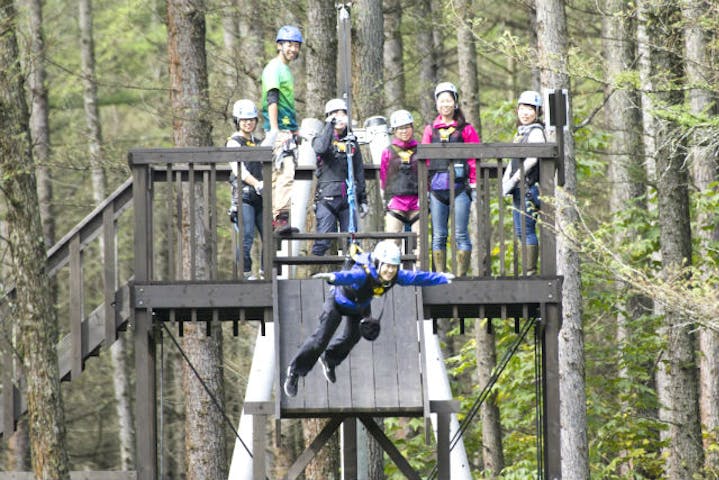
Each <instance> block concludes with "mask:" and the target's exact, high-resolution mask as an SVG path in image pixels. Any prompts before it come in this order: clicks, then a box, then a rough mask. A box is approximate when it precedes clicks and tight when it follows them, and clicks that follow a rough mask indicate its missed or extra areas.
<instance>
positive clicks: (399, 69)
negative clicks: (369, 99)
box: [382, 0, 419, 125]
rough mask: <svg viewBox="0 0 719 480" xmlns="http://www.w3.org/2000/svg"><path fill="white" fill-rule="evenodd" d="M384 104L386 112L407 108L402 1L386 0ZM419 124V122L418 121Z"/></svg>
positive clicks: (383, 9)
mask: <svg viewBox="0 0 719 480" xmlns="http://www.w3.org/2000/svg"><path fill="white" fill-rule="evenodd" d="M382 11H383V13H384V50H383V54H382V57H383V62H384V78H385V82H384V105H385V114H386V115H387V116H388V117H389V115H390V114H391V113H392V112H393V111H394V110H399V109H401V108H406V106H405V99H404V60H403V59H402V50H403V48H402V32H401V31H400V26H401V24H402V2H401V0H384V1H383V3H382ZM417 124H418V125H419V122H418V123H417Z"/></svg>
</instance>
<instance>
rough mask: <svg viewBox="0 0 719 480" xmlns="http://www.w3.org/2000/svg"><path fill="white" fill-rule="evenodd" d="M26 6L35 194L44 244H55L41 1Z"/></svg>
mask: <svg viewBox="0 0 719 480" xmlns="http://www.w3.org/2000/svg"><path fill="white" fill-rule="evenodd" d="M28 6H29V9H28V10H29V12H28V17H29V24H30V55H28V68H29V70H30V73H29V75H28V85H29V87H30V108H31V110H30V132H31V135H32V141H33V151H32V155H33V159H34V161H35V165H36V168H35V174H36V175H37V195H38V200H39V201H40V218H41V219H42V231H43V236H44V238H45V245H53V244H54V243H55V217H54V216H53V215H52V178H51V172H50V165H49V164H50V126H49V107H48V94H47V87H46V86H45V78H46V73H45V36H44V34H43V29H42V2H41V1H40V0H31V1H29V2H28Z"/></svg>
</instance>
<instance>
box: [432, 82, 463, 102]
mask: <svg viewBox="0 0 719 480" xmlns="http://www.w3.org/2000/svg"><path fill="white" fill-rule="evenodd" d="M443 92H451V93H452V96H454V101H455V103H456V102H458V101H459V92H458V91H457V87H455V86H454V83H452V82H441V83H438V84H437V86H436V87H435V89H434V99H435V100H437V97H439V94H440V93H443Z"/></svg>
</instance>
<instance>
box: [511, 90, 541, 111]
mask: <svg viewBox="0 0 719 480" xmlns="http://www.w3.org/2000/svg"><path fill="white" fill-rule="evenodd" d="M517 104H519V105H531V106H533V107H535V108H541V107H542V96H541V95H540V94H539V92H535V91H534V90H526V91H524V92H522V93H521V94H520V95H519V100H517Z"/></svg>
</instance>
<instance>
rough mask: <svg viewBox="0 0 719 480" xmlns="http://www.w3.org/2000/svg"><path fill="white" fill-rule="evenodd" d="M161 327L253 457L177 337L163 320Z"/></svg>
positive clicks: (249, 453)
mask: <svg viewBox="0 0 719 480" xmlns="http://www.w3.org/2000/svg"><path fill="white" fill-rule="evenodd" d="M162 328H164V329H165V331H166V332H167V334H168V335H169V336H170V340H172V343H174V344H175V347H177V350H178V351H179V352H180V355H182V358H183V359H184V360H185V362H186V363H187V365H188V366H189V367H190V370H192V373H194V374H195V377H197V380H198V381H199V382H200V384H201V385H202V388H204V389H205V392H207V395H208V396H209V397H210V399H211V400H212V402H213V403H214V404H215V407H217V410H218V411H219V412H220V413H221V414H222V418H224V419H225V421H226V422H227V424H228V425H229V426H230V428H231V429H232V431H233V432H234V434H235V437H236V438H237V440H239V441H240V443H241V444H242V447H243V448H244V449H245V451H246V452H247V455H249V456H250V458H253V456H252V452H250V449H249V448H248V447H247V445H246V444H245V442H244V441H243V440H242V438H240V433H239V432H238V431H237V429H236V428H235V425H234V424H233V423H232V420H230V418H229V417H228V416H227V413H226V412H225V410H224V409H223V408H222V405H221V404H220V402H219V401H218V400H217V397H215V395H214V394H213V393H212V391H210V387H208V386H207V383H205V381H204V380H203V379H202V377H201V376H200V372H198V371H197V369H196V368H195V366H194V365H193V364H192V362H191V361H190V359H189V358H187V354H185V351H184V350H183V349H182V347H181V346H180V344H179V343H178V342H177V339H175V337H174V336H173V335H172V332H170V329H169V328H167V325H165V323H164V322H163V323H162Z"/></svg>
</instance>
